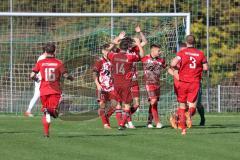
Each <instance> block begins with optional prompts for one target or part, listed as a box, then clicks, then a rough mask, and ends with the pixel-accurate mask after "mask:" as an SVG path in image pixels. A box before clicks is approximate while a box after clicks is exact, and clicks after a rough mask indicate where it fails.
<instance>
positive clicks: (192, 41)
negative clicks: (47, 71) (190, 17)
mask: <svg viewBox="0 0 240 160" xmlns="http://www.w3.org/2000/svg"><path fill="white" fill-rule="evenodd" d="M186 42H187V43H188V44H191V45H194V44H195V42H196V40H195V37H194V36H193V35H191V34H190V35H188V36H187V37H186Z"/></svg>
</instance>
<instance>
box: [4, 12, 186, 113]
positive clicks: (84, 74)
mask: <svg viewBox="0 0 240 160" xmlns="http://www.w3.org/2000/svg"><path fill="white" fill-rule="evenodd" d="M0 21H1V23H0V37H1V39H0V49H1V58H0V111H1V112H15V113H22V112H24V111H25V110H26V108H27V106H28V103H29V101H30V99H31V97H32V96H33V92H34V83H33V82H32V81H30V80H29V73H30V72H31V68H32V67H33V65H34V64H35V63H36V60H37V58H38V56H39V55H40V54H41V53H42V45H43V44H44V43H46V42H49V41H51V42H55V43H56V46H57V51H56V56H57V58H59V59H61V60H62V61H63V62H64V64H65V66H66V67H67V68H68V70H69V72H70V73H71V74H72V75H73V76H74V77H75V81H73V82H67V81H64V82H62V84H63V97H64V99H65V100H67V101H68V102H69V103H71V110H72V111H76V112H77V111H79V110H81V107H82V106H84V107H88V108H89V109H90V110H91V109H93V108H96V107H98V105H97V102H96V96H95V87H96V86H95V84H94V81H93V79H92V71H91V66H92V65H93V63H94V60H95V59H96V57H98V56H101V51H100V46H102V45H103V44H105V43H108V42H110V40H111V38H113V37H114V36H116V35H118V34H119V33H120V32H121V31H125V32H126V34H127V36H135V35H136V33H135V27H136V25H140V27H141V29H142V31H143V33H144V34H145V36H146V38H147V40H148V44H147V45H146V46H144V50H145V52H146V53H145V54H148V53H149V47H150V45H151V44H152V43H157V44H160V45H161V49H162V51H163V52H164V54H163V55H162V57H164V58H165V59H166V61H167V63H169V62H170V59H171V58H172V57H174V56H175V54H176V51H177V48H178V43H180V42H182V41H183V39H184V37H185V35H186V34H188V33H189V25H190V16H189V14H188V13H174V14H169V13H166V14H164V13H161V14H157V13H155V14H149V13H146V14H140V13H139V14H138V13H136V14H134V13H126V14H123V13H122V14H120V13H119V14H111V13H109V14H108V13H105V14H101V13H97V14H67V13H65V14H63V13H62V14H61V13H59V14H58V13H54V14H51V13H49V14H40V13H39V14H37V13H25V14H19V13H16V14H14V13H5V14H3V13H0ZM138 69H139V83H140V87H141V99H140V103H141V109H140V111H139V113H138V114H140V115H145V113H146V112H145V111H146V109H147V108H148V101H147V97H146V93H145V87H144V83H143V79H142V78H143V72H142V67H141V64H140V63H139V65H138ZM160 81H161V100H160V102H159V105H158V107H159V111H160V114H164V113H166V112H167V111H169V110H170V109H171V108H172V107H173V106H174V104H175V96H174V93H173V84H172V77H171V76H169V75H168V74H166V71H163V72H162V75H161V79H160ZM38 106H40V103H38ZM35 109H36V108H35ZM38 110H39V107H38V108H37V111H38ZM33 112H34V111H33Z"/></svg>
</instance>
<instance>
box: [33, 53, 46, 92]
mask: <svg viewBox="0 0 240 160" xmlns="http://www.w3.org/2000/svg"><path fill="white" fill-rule="evenodd" d="M45 58H46V55H44V54H42V55H40V56H39V57H38V60H37V62H38V61H40V60H43V59H45ZM36 76H37V78H38V82H35V87H37V88H40V82H41V79H42V77H41V74H40V73H38V74H37V75H36Z"/></svg>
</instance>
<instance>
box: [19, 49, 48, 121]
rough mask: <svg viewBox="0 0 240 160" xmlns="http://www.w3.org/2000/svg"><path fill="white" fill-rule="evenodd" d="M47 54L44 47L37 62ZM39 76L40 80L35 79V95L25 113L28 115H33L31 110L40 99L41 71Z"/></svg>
mask: <svg viewBox="0 0 240 160" xmlns="http://www.w3.org/2000/svg"><path fill="white" fill-rule="evenodd" d="M46 55H47V53H46V52H45V49H44V47H43V53H42V55H40V56H39V58H38V60H37V62H38V61H40V60H43V59H45V58H46ZM37 78H38V81H37V82H36V81H35V88H34V95H33V97H32V99H31V101H30V103H29V105H28V109H27V111H26V112H25V113H24V115H25V116H26V117H33V114H32V112H31V111H32V108H33V106H34V105H35V104H36V102H37V101H38V99H39V98H40V91H39V88H40V84H41V83H40V82H41V75H40V73H38V74H37Z"/></svg>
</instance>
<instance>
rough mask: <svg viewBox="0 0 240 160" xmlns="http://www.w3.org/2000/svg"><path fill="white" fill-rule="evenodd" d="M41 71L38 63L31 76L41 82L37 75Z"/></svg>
mask: <svg viewBox="0 0 240 160" xmlns="http://www.w3.org/2000/svg"><path fill="white" fill-rule="evenodd" d="M39 71H40V67H39V63H36V64H35V66H34V68H33V69H32V72H31V73H30V78H31V79H32V80H34V81H36V82H39V79H38V77H37V74H38V72H39Z"/></svg>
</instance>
